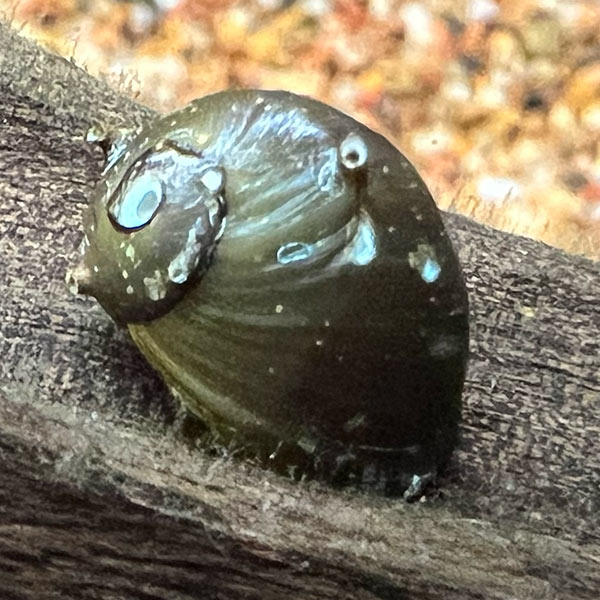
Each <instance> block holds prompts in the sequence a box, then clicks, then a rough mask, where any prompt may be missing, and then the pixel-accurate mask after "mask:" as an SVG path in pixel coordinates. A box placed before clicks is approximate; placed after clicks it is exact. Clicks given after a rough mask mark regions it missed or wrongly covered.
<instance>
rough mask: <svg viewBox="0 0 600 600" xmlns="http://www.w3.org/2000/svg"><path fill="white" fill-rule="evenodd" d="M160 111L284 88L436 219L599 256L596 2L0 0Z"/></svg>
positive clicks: (35, 31)
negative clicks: (347, 124) (397, 177)
mask: <svg viewBox="0 0 600 600" xmlns="http://www.w3.org/2000/svg"><path fill="white" fill-rule="evenodd" d="M0 14H2V15H3V18H4V19H5V20H7V21H10V22H12V24H13V27H16V28H18V29H20V30H21V31H22V33H23V34H24V35H27V36H30V37H33V38H35V39H37V40H38V41H40V42H41V43H42V44H44V45H46V46H47V47H49V48H50V49H51V50H53V51H54V52H57V53H59V54H62V55H64V56H66V57H68V58H71V59H72V60H73V61H74V62H75V63H76V64H78V65H80V66H82V67H84V68H85V69H87V70H88V71H89V72H90V73H92V74H93V75H95V76H98V77H104V78H105V79H107V80H108V81H109V82H110V84H111V85H113V86H114V87H116V88H117V89H119V90H120V91H121V92H122V93H125V94H128V95H130V96H132V97H134V98H135V99H137V100H138V101H139V102H141V103H144V104H147V105H149V106H151V107H153V108H156V109H158V110H160V111H168V110H172V109H174V108H176V107H179V106H182V105H184V104H186V103H187V102H189V101H190V100H191V99H193V98H196V97H198V96H203V95H206V94H209V93H212V92H215V91H218V90H222V89H226V88H230V87H256V88H268V89H286V90H291V91H294V92H297V93H301V94H306V95H310V96H313V97H315V98H318V99H320V100H323V101H325V102H327V103H329V104H332V105H333V106H335V107H337V108H339V109H341V110H343V111H345V112H347V113H350V114H351V115H353V116H354V117H356V118H357V119H359V120H360V121H362V122H364V123H366V124H367V125H369V126H370V127H371V128H373V129H375V130H377V131H379V132H381V133H383V134H384V135H385V136H386V137H388V138H389V139H390V140H391V141H392V142H394V143H395V144H396V145H397V146H398V147H399V148H400V149H401V150H402V151H403V152H404V153H405V154H406V155H407V157H408V158H409V159H410V160H411V161H412V162H413V163H414V164H415V166H416V167H417V169H418V170H419V172H420V173H421V175H422V176H423V178H424V179H425V181H426V182H427V184H428V186H429V188H430V189H431V191H432V193H433V195H434V197H435V198H436V201H437V202H438V204H439V205H440V207H442V208H447V209H451V210H455V211H458V212H462V213H464V214H467V215H470V216H472V217H473V218H475V219H477V220H479V221H482V222H485V223H488V224H491V225H493V226H495V227H499V228H502V229H506V230H508V231H512V232H515V233H520V234H524V235H528V236H531V237H535V238H537V239H541V240H543V241H545V242H547V243H549V244H552V245H555V246H558V247H561V248H564V249H566V250H568V251H570V252H574V253H581V254H586V255H587V256H590V257H592V258H596V259H600V1H599V0H238V1H236V0H136V1H133V0H132V1H118V0H0Z"/></svg>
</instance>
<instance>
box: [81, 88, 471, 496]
mask: <svg viewBox="0 0 600 600" xmlns="http://www.w3.org/2000/svg"><path fill="white" fill-rule="evenodd" d="M85 231H86V237H85V239H84V248H83V250H84V258H83V262H82V264H81V265H80V266H79V268H78V269H77V270H76V271H75V276H74V281H73V283H75V284H76V285H77V287H78V288H79V291H82V292H84V293H87V294H91V295H93V296H95V297H96V298H97V299H98V300H99V302H100V303H101V304H102V306H103V307H104V308H105V309H106V310H107V312H108V313H109V314H110V315H112V316H113V318H114V319H115V320H117V321H118V322H121V323H127V324H128V325H129V328H130V331H131V334H132V336H133V339H134V340H135V342H136V343H137V345H138V346H139V347H140V349H141V351H142V352H143V353H144V354H145V355H146V357H147V358H148V360H149V361H150V362H151V363H152V364H153V365H154V366H155V367H156V368H157V369H158V370H159V371H160V373H161V374H162V376H163V377H164V379H165V380H166V381H167V383H168V384H169V385H170V386H172V387H173V388H174V389H175V390H176V391H177V392H178V393H179V395H180V396H181V398H182V399H183V402H184V403H185V404H186V405H187V406H188V407H189V408H190V409H191V410H192V411H193V412H195V413H196V414H198V415H199V416H200V417H201V418H203V419H204V420H205V421H206V422H207V423H208V424H209V425H210V426H211V427H212V428H213V429H214V430H216V431H218V432H219V433H220V435H222V436H223V437H224V438H225V439H231V438H233V439H237V440H243V441H244V443H246V444H247V445H248V447H249V448H252V449H253V451H254V452H255V453H256V454H257V455H258V456H260V457H262V458H263V459H264V460H265V461H266V462H268V463H269V464H272V465H273V466H274V467H276V468H279V469H281V470H285V469H288V468H290V467H292V468H296V467H297V472H298V473H300V472H301V473H308V474H317V475H319V476H322V477H325V478H327V479H329V480H331V481H338V482H346V481H348V480H355V481H358V482H363V483H366V484H369V485H374V486H377V487H383V488H385V489H386V490H388V491H401V490H404V489H406V488H408V489H409V492H408V493H409V494H412V493H413V492H414V491H415V486H416V487H417V488H419V487H420V484H419V482H424V481H426V480H427V479H428V478H429V477H430V476H431V474H432V473H434V472H435V471H436V469H437V468H438V467H439V466H440V465H442V464H444V463H445V462H446V461H447V459H448V457H449V455H450V453H451V451H452V448H453V446H454V444H455V441H456V432H457V423H458V420H459V415H460V395H461V389H462V385H463V379H464V374H465V364H466V356H467V346H468V323H467V312H468V310H467V308H468V307H467V296H466V291H465V286H464V283H463V280H462V277H461V273H460V268H459V264H458V260H457V257H456V254H455V253H454V251H453V249H452V247H451V244H450V242H449V240H448V238H447V236H446V234H445V231H444V228H443V224H442V221H441V218H440V215H439V213H438V210H437V208H436V206H435V204H434V202H433V200H432V198H431V196H430V194H429V192H428V191H427V188H426V187H425V185H424V183H423V181H422V180H421V179H420V177H419V176H418V174H417V173H416V171H415V170H414V168H413V167H412V165H410V163H409V162H408V161H407V160H406V158H405V157H404V156H403V155H402V154H401V153H400V152H399V151H398V150H397V149H396V148H394V147H393V146H392V145H391V144H390V143H389V142H388V141H387V140H386V139H384V138H383V137H382V136H380V135H378V134H376V133H374V132H373V131H371V130H369V129H368V128H367V127H365V126H363V125H361V124H360V123H358V122H356V121H355V120H353V119H352V118H351V117H349V116H347V115H344V114H342V113H340V112H338V111H336V110H335V109H333V108H331V107H329V106H326V105H324V104H322V103H320V102H317V101H314V100H311V99H309V98H304V97H299V96H296V95H293V94H290V93H284V92H265V91H253V90H246V91H228V92H223V93H218V94H215V95H212V96H208V97H205V98H202V99H200V100H196V101H194V102H192V103H191V104H190V105H188V106H187V107H185V108H183V109H181V110H179V111H177V112H175V113H172V114H170V115H168V116H165V117H161V118H159V119H157V120H156V121H154V122H152V123H151V124H149V125H148V126H147V127H146V128H145V129H143V130H142V131H141V132H139V134H138V135H137V136H134V137H133V138H132V140H131V141H130V143H129V144H127V145H124V146H123V147H121V148H120V150H119V151H118V153H116V155H115V154H114V153H113V156H111V160H110V163H109V166H108V168H107V171H106V174H105V178H104V180H103V181H102V182H101V183H100V185H99V186H98V189H97V192H96V195H95V197H94V198H93V202H92V206H91V209H90V211H89V213H88V215H87V217H86V221H85ZM411 486H412V487H411ZM411 490H412V491H411Z"/></svg>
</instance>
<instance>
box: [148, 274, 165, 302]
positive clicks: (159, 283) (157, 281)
mask: <svg viewBox="0 0 600 600" xmlns="http://www.w3.org/2000/svg"><path fill="white" fill-rule="evenodd" d="M144 287H145V288H146V294H147V295H148V298H150V300H154V301H155V302H156V301H158V300H162V299H163V298H164V297H165V296H166V295H167V286H166V285H165V282H164V280H163V276H162V274H161V272H160V271H159V270H158V269H156V270H155V271H154V277H144Z"/></svg>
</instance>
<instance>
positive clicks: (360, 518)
mask: <svg viewBox="0 0 600 600" xmlns="http://www.w3.org/2000/svg"><path fill="white" fill-rule="evenodd" d="M151 115H152V113H151V112H150V111H149V110H148V109H145V108H143V107H140V106H138V105H135V104H134V103H133V102H131V101H129V100H127V99H125V98H123V97H121V96H119V95H118V94H116V93H115V92H114V91H113V90H111V89H110V88H109V87H108V86H106V85H105V84H103V83H102V82H100V81H97V80H94V79H93V78H91V77H89V76H88V75H87V74H86V73H85V72H83V71H81V70H80V69H78V68H76V67H75V66H74V65H73V64H71V63H70V62H69V61H66V60H64V59H62V58H58V57H55V56H52V55H50V54H48V53H46V52H45V51H43V50H42V49H40V48H38V47H37V46H35V45H34V44H32V43H31V42H29V41H27V40H25V39H22V38H20V37H19V36H18V35H16V34H15V33H14V32H12V31H11V30H10V29H9V28H8V27H6V26H4V25H0V256H1V257H2V261H1V262H0V353H1V356H2V361H1V363H0V482H1V485H0V598H2V599H5V598H6V599H8V600H10V599H13V598H15V599H17V598H18V599H25V598H27V599H30V598H31V599H33V598H35V599H40V598H41V599H44V598H48V599H54V598H107V599H108V598H110V599H116V598H119V599H120V598H142V599H154V598H168V599H171V598H172V599H188V598H208V599H210V598H224V599H229V598H232V599H236V598H266V599H271V598H272V599H276V598H283V597H285V598H291V599H295V598H297V599H312V598H315V599H316V598H320V599H324V598H332V599H333V598H348V599H354V598H357V599H358V598H361V599H362V598H365V599H367V598H368V599H371V598H381V599H388V598H390V599H391V598H394V599H404V598H440V599H441V598H445V599H447V598H457V599H458V598H506V599H508V598H561V599H563V598H573V599H575V598H578V599H579V598H597V597H598V591H599V590H600V520H599V518H598V513H599V510H600V442H599V434H600V341H599V337H600V336H599V333H600V264H599V263H595V262H592V261H589V260H586V259H584V258H580V257H576V256H569V255H567V254H565V253H563V252H560V251H558V250H555V249H552V248H549V247H547V246H544V245H542V244H540V243H537V242H534V241H531V240H528V239H525V238H520V237H516V236H512V235H509V234H505V233H501V232H498V231H495V230H492V229H489V228H486V227H483V226H481V225H478V224H476V223H474V222H471V221H469V220H468V219H466V218H464V217H460V216H458V215H447V216H446V223H447V226H448V229H449V233H450V234H451V235H452V237H453V239H455V241H456V245H457V247H458V249H459V252H460V255H461V259H462V262H463V265H464V271H465V276H466V278H467V282H468V286H469V292H470V300H471V313H472V314H471V322H472V358H471V363H470V368H469V374H468V381H467V385H466V390H465V395H464V403H465V406H464V417H463V424H462V429H461V438H462V442H461V447H460V448H459V451H458V452H457V453H456V456H455V460H454V462H453V464H452V466H451V468H450V470H449V472H448V474H447V475H446V477H445V478H444V480H443V481H442V482H441V490H442V495H441V496H438V497H431V498H429V499H427V501H426V502H423V503H417V504H415V505H406V504H404V503H402V502H401V501H400V500H394V499H387V498H381V497H378V496H373V495H367V494H358V493H355V492H353V491H352V490H344V491H336V490H332V489H329V488H327V487H325V486H321V485H318V484H315V483H307V484H294V483H292V482H290V481H287V480H285V479H283V478H281V477H278V476H276V475H274V474H272V473H268V472H265V471H262V470H260V469H258V468H255V467H254V466H253V465H251V464H249V463H247V462H240V461H237V460H235V459H234V458H225V457H222V456H219V457H215V456H211V455H210V454H209V453H208V452H207V451H205V450H202V449H198V448H194V447H191V446H190V445H189V444H188V443H187V438H186V436H185V435H184V433H183V429H184V427H183V426H182V421H184V419H182V417H181V416H179V414H178V409H177V406H176V404H175V402H174V401H173V400H172V399H170V398H169V396H168V394H167V393H166V391H165V389H164V387H163V385H162V384H161V382H160V381H159V380H158V378H157V377H156V375H154V373H152V371H151V370H150V369H149V368H148V367H147V366H146V364H145V362H144V361H143V359H142V358H141V356H140V355H139V353H138V352H137V350H136V349H135V347H134V346H133V345H132V343H131V342H130V340H129V338H128V336H127V334H126V333H125V332H124V331H122V330H118V329H116V328H115V326H114V325H113V324H112V323H111V322H110V321H109V319H108V318H107V317H106V316H105V315H104V314H103V313H102V311H101V310H100V309H99V308H98V307H97V306H96V305H95V304H94V303H93V302H92V301H90V300H86V299H81V298H74V297H72V296H70V295H69V294H68V292H67V290H66V286H65V284H64V277H65V272H66V270H67V268H68V265H69V264H70V262H71V261H72V259H73V257H74V248H76V246H77V245H78V243H79V240H80V238H81V235H82V233H81V229H80V222H81V214H82V211H83V209H84V207H85V206H86V203H87V197H88V195H89V192H90V189H91V188H92V187H93V185H94V183H95V181H96V180H97V178H98V176H99V172H100V168H101V163H102V156H101V153H100V152H99V151H97V150H96V149H94V148H91V147H90V146H89V145H88V144H86V143H85V142H84V141H83V138H84V135H85V131H86V130H87V128H88V127H89V126H90V124H92V123H95V122H100V123H103V124H109V125H114V126H119V125H136V124H138V123H140V122H142V121H143V120H145V119H148V118H151Z"/></svg>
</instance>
